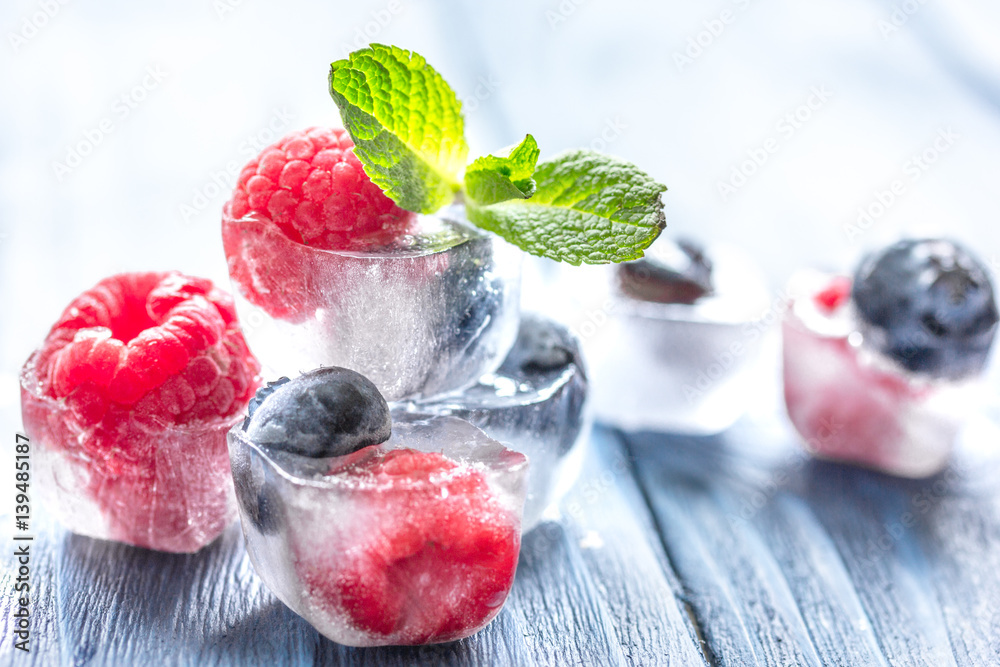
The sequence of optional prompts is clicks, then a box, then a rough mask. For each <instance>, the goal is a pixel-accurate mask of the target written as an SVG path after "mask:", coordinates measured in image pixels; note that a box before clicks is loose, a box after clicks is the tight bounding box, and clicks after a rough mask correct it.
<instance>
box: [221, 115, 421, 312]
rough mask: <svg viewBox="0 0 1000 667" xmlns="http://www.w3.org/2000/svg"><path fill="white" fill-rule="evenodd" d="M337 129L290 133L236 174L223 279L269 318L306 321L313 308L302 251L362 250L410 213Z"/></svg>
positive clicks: (395, 232) (396, 231)
mask: <svg viewBox="0 0 1000 667" xmlns="http://www.w3.org/2000/svg"><path fill="white" fill-rule="evenodd" d="M353 147H354V144H353V143H352V142H351V138H350V136H348V134H347V132H345V131H344V130H341V129H330V128H318V127H314V128H310V129H307V130H302V131H298V132H293V133H291V134H289V135H288V136H286V137H285V138H283V139H282V140H281V141H279V142H277V143H276V144H274V145H272V146H269V147H268V148H265V149H264V151H263V152H262V153H261V154H260V155H259V156H258V157H256V158H254V159H253V160H251V161H250V163H249V164H247V165H246V167H244V168H243V171H242V172H241V173H240V176H239V180H238V182H237V184H236V188H235V190H234V191H233V197H232V199H231V200H230V202H229V203H228V204H226V209H225V212H224V213H223V224H222V241H223V245H224V247H225V251H226V259H227V260H228V262H229V274H230V276H231V277H232V279H233V281H234V282H235V283H236V285H237V286H238V288H239V290H240V291H241V293H242V294H243V295H244V296H246V298H247V299H249V300H250V301H251V302H252V303H253V304H254V305H256V306H259V307H261V308H263V309H264V310H265V311H267V313H269V314H270V315H271V316H273V317H278V318H281V319H285V320H288V321H292V322H298V321H302V320H304V319H306V318H307V317H308V316H309V315H310V314H311V313H312V312H313V311H314V310H315V309H316V308H317V307H318V306H319V305H321V303H320V302H319V301H318V296H317V295H318V293H319V292H320V291H321V290H319V289H317V288H316V287H315V286H314V285H313V284H312V283H313V279H312V276H313V274H314V273H315V271H314V267H313V266H311V262H312V261H313V259H314V258H313V255H312V254H311V253H310V252H308V251H307V250H306V249H305V247H304V246H312V247H316V248H321V249H324V250H349V251H364V250H368V249H370V248H372V247H377V246H383V245H387V244H389V243H391V242H392V241H393V240H395V239H396V238H398V237H399V236H400V235H402V234H403V233H405V232H406V231H407V229H408V228H409V226H410V224H411V223H412V222H413V220H414V214H413V213H410V212H409V211H404V210H403V209H401V208H399V207H398V206H396V204H395V203H393V201H392V200H391V199H389V198H388V197H386V196H385V194H383V193H382V190H381V189H379V187H378V186H377V185H375V184H374V183H372V182H371V180H370V179H369V178H368V176H367V175H366V174H365V172H364V170H363V169H362V168H361V163H360V162H359V161H358V158H357V157H356V156H355V155H354V150H353Z"/></svg>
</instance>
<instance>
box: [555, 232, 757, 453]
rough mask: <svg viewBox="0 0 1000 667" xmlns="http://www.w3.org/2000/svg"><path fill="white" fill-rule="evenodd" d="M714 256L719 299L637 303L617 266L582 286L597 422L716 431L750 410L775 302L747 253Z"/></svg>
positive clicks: (580, 278) (575, 318)
mask: <svg viewBox="0 0 1000 667" xmlns="http://www.w3.org/2000/svg"><path fill="white" fill-rule="evenodd" d="M653 247H656V244H653ZM707 255H708V257H709V258H710V259H711V263H712V283H713V288H712V292H711V293H709V294H708V295H706V296H703V297H701V298H698V299H697V300H696V301H695V302H694V303H692V304H685V303H659V302H654V301H645V300H642V299H639V298H636V297H634V296H630V295H629V294H627V293H625V292H624V291H623V290H622V289H621V288H620V287H619V284H618V280H617V279H616V277H615V274H616V272H617V271H618V270H619V269H618V267H594V268H593V269H591V270H588V271H586V272H580V273H579V275H577V277H575V278H574V279H573V281H574V283H575V285H576V288H575V290H574V294H575V295H576V304H575V311H576V312H575V313H573V314H571V315H570V317H571V318H572V319H571V321H572V322H573V329H574V331H575V332H576V333H577V334H578V335H579V336H580V338H581V341H582V344H583V350H584V356H585V357H586V358H587V361H588V362H589V364H590V368H591V380H592V383H591V384H592V391H591V395H592V400H593V403H594V414H595V418H596V419H597V420H598V421H601V422H604V423H606V424H609V425H611V426H617V427H619V428H623V429H626V430H641V429H651V430H659V431H672V432H682V433H694V434H711V433H717V432H720V431H723V430H725V429H726V428H728V427H729V426H731V425H732V424H733V422H735V421H736V420H737V419H738V418H739V417H740V415H742V414H743V412H744V411H745V410H746V407H747V403H748V401H747V397H748V396H749V395H751V393H752V392H753V390H754V381H755V379H756V377H755V373H754V371H755V370H756V367H757V365H756V361H757V358H758V356H759V353H760V350H761V342H762V340H763V339H764V336H765V334H766V333H767V330H768V320H767V315H768V312H769V307H770V306H771V304H770V297H769V296H768V292H767V289H766V287H765V283H764V280H763V277H762V276H761V274H760V271H759V270H758V268H757V267H756V265H755V264H754V263H753V261H752V260H750V259H749V258H748V257H747V256H746V255H745V254H744V253H742V252H741V251H739V250H737V249H733V248H727V247H716V248H709V251H708V253H707Z"/></svg>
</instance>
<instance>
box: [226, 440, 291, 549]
mask: <svg viewBox="0 0 1000 667" xmlns="http://www.w3.org/2000/svg"><path fill="white" fill-rule="evenodd" d="M254 456H257V457H259V454H256V453H255V454H252V455H251V458H242V459H239V460H237V459H233V460H232V464H233V486H234V487H235V488H236V500H237V502H239V504H240V507H241V508H242V509H243V513H244V516H245V517H246V518H248V519H249V520H250V523H252V524H253V525H254V527H255V528H256V529H257V530H259V531H260V532H261V533H263V534H264V535H273V534H275V533H277V532H278V529H279V528H280V526H281V524H282V523H284V515H285V511H284V507H283V506H282V503H281V498H280V497H279V495H278V493H277V491H275V481H274V480H273V479H271V477H273V475H274V472H273V471H272V470H271V468H270V466H267V465H264V464H263V462H260V464H259V465H257V466H256V468H257V470H256V471H254V470H251V469H250V468H251V464H250V461H251V460H252V457H254Z"/></svg>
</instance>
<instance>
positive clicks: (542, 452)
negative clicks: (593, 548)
mask: <svg viewBox="0 0 1000 667" xmlns="http://www.w3.org/2000/svg"><path fill="white" fill-rule="evenodd" d="M586 398H587V375H586V372H585V369H584V365H583V360H582V358H581V355H580V349H579V343H578V341H577V340H576V339H575V338H574V337H573V335H572V334H570V333H569V331H568V330H567V329H566V328H565V327H564V326H562V325H560V324H557V323H556V322H554V321H552V320H548V319H546V318H543V317H540V316H538V315H533V314H525V315H524V316H523V317H522V319H521V327H520V329H519V332H518V338H517V342H516V343H515V344H514V347H513V349H512V350H511V351H510V353H509V354H508V355H507V358H506V359H505V360H504V363H503V364H502V365H501V366H500V368H499V369H498V370H497V371H496V372H495V373H490V374H488V375H486V376H484V377H483V378H481V379H480V381H479V383H477V384H475V385H473V386H472V387H469V388H468V389H465V390H463V391H460V392H454V393H452V394H448V395H445V396H438V397H434V398H429V399H424V400H420V401H412V402H409V403H406V404H397V405H396V406H394V410H395V413H396V414H398V413H399V412H400V411H404V410H412V411H417V412H426V413H431V414H440V415H451V416H454V417H460V418H462V419H465V420H467V421H469V422H471V423H473V424H475V425H476V426H478V427H479V428H481V429H482V430H483V431H484V432H485V433H486V434H487V435H489V436H490V437H491V438H494V439H496V440H499V441H500V442H502V443H504V444H505V445H507V446H508V447H510V448H511V449H513V450H515V451H517V452H521V453H522V454H524V455H525V456H527V457H528V461H529V469H528V476H527V499H526V501H525V508H524V520H523V522H522V527H523V529H524V531H525V532H527V531H529V530H531V529H532V528H533V527H534V526H535V525H536V524H537V523H538V522H539V521H540V520H541V518H542V514H543V513H544V511H545V510H546V508H548V507H549V506H550V505H551V504H552V503H554V502H556V501H557V500H558V499H559V497H560V496H561V495H563V493H565V491H566V490H567V489H568V487H569V486H570V485H572V483H573V481H574V480H575V478H576V475H577V473H578V472H579V466H580V462H581V459H582V455H583V452H582V442H583V441H584V440H585V438H586V432H587V430H588V425H589V422H588V419H587V415H586V411H585V409H584V408H585V403H586Z"/></svg>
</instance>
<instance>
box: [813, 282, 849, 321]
mask: <svg viewBox="0 0 1000 667" xmlns="http://www.w3.org/2000/svg"><path fill="white" fill-rule="evenodd" d="M851 282H852V281H851V279H850V278H848V277H846V276H834V277H833V278H831V279H830V282H829V284H828V285H827V286H826V287H825V288H824V289H822V290H820V291H819V292H817V293H816V294H815V295H814V296H813V301H814V302H815V303H816V306H817V307H819V309H820V310H821V311H822V312H823V314H824V315H832V314H833V313H834V312H835V311H836V310H837V309H838V308H840V307H841V306H842V305H844V304H845V303H847V301H848V300H849V299H850V298H851Z"/></svg>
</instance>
